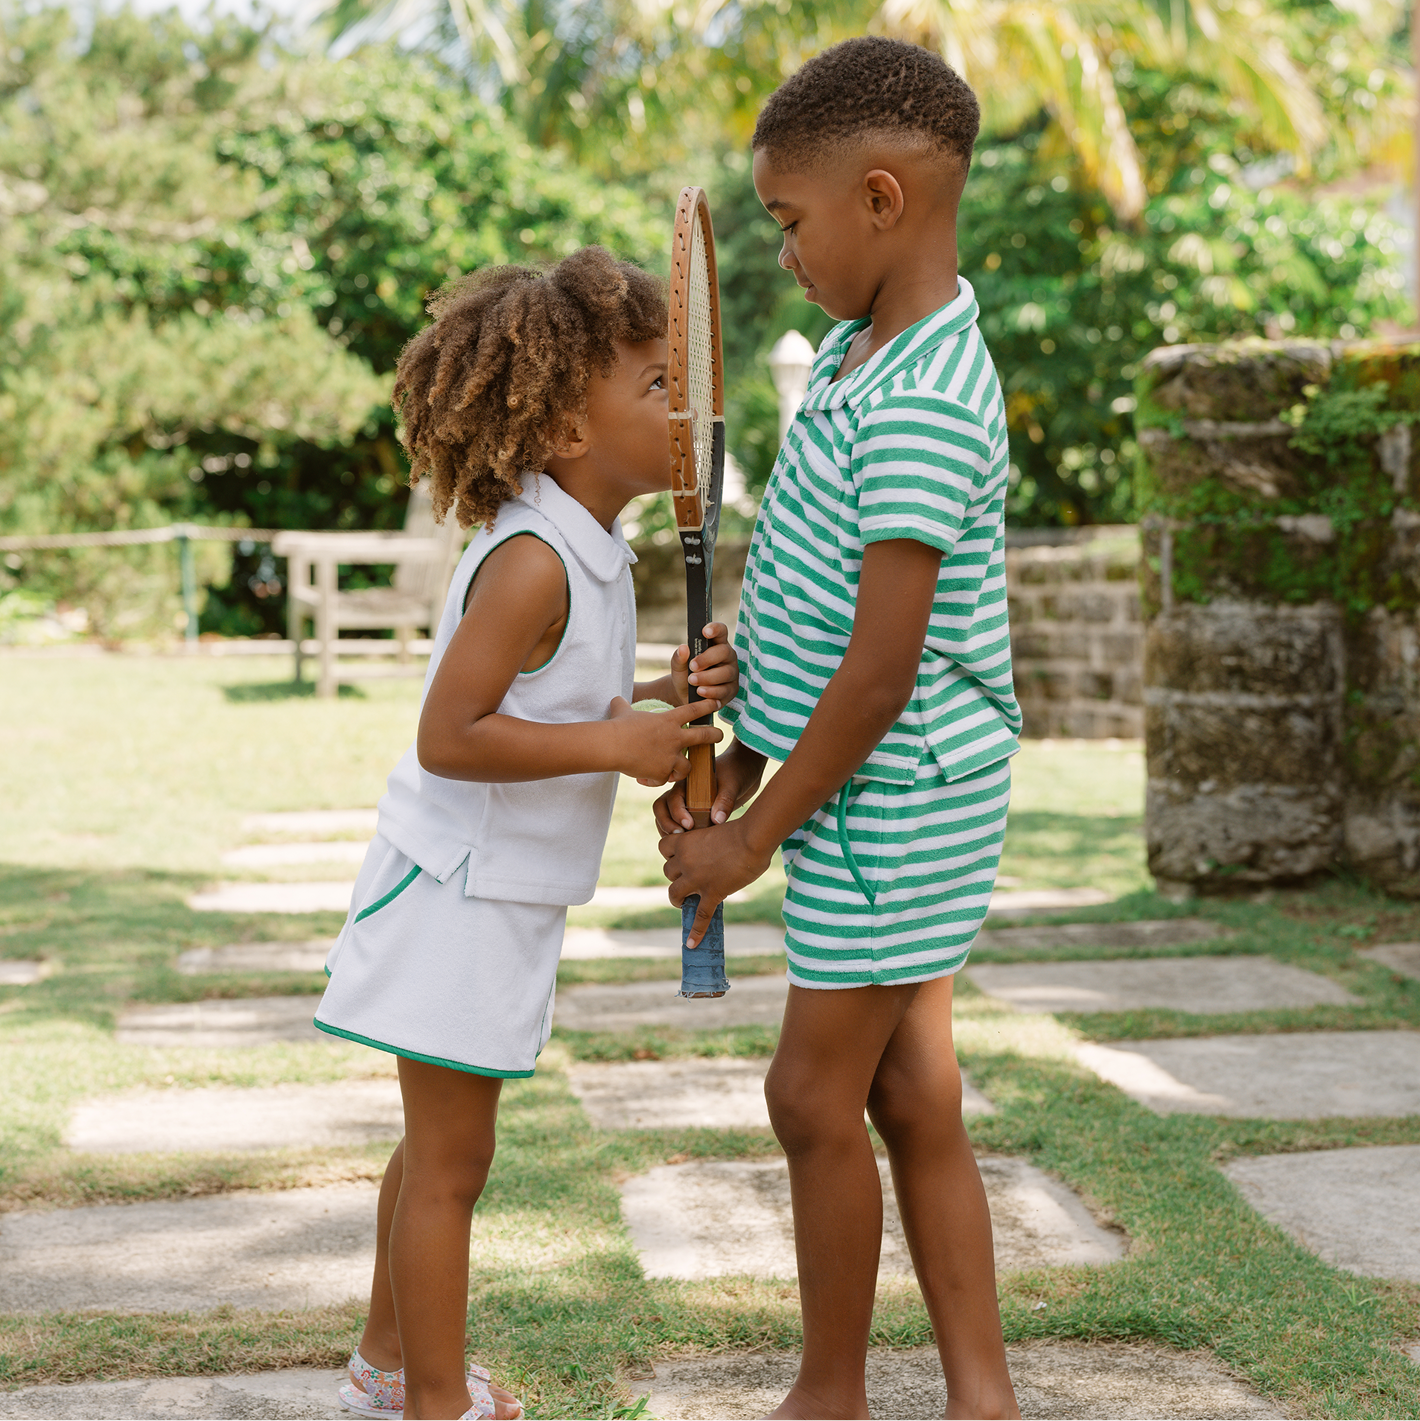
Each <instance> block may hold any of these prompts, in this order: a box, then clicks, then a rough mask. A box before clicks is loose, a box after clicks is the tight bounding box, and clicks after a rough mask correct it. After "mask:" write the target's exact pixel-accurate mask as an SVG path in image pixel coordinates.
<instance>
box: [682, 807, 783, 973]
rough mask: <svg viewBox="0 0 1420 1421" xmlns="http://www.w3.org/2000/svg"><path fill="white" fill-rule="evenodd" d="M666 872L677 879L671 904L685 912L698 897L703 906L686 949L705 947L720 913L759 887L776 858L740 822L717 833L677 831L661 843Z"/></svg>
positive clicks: (714, 830)
mask: <svg viewBox="0 0 1420 1421" xmlns="http://www.w3.org/2000/svg"><path fill="white" fill-rule="evenodd" d="M660 850H661V857H662V858H664V859H665V861H666V867H665V874H666V877H667V878H668V879H670V881H671V902H672V903H673V904H674V905H675V906H676V907H677V908H679V907H680V905H681V904H682V903H683V902H684V901H685V900H686V899H687V898H688V897H690V895H691V894H692V893H698V894H699V895H700V908H699V911H698V912H697V913H696V915H695V922H694V923H693V924H692V925H691V929H690V933H689V935H688V936H687V937H686V946H688V947H697V946H699V943H700V939H701V938H702V937H704V936H705V930H706V929H707V928H708V927H709V926H710V919H711V918H712V917H714V915H715V909H716V908H717V907H718V906H719V905H720V904H721V903H723V902H724V901H725V899H726V898H728V897H729V896H730V894H731V893H738V892H739V890H740V889H741V888H743V887H744V886H745V885H746V884H748V883H753V882H754V880H755V879H756V878H758V877H759V875H760V874H761V873H763V872H764V870H765V869H766V868H768V867H769V863H770V860H771V859H772V858H773V857H774V853H773V850H772V849H771V850H770V851H769V852H768V853H764V852H763V851H762V850H760V849H757V848H755V847H753V846H752V845H751V844H750V843H749V842H748V841H747V837H746V834H745V832H744V821H743V820H741V819H736V820H734V821H733V822H732V823H729V824H722V825H719V826H718V827H716V828H712V829H696V830H694V831H692V832H690V833H683V832H681V831H680V830H675V831H674V832H673V833H671V834H668V835H666V836H665V838H663V839H662V840H661V842H660Z"/></svg>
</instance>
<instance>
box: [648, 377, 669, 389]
mask: <svg viewBox="0 0 1420 1421" xmlns="http://www.w3.org/2000/svg"><path fill="white" fill-rule="evenodd" d="M651 388H652V389H653V390H664V389H665V388H666V377H665V376H664V375H657V376H656V378H655V379H654V380H652V381H651Z"/></svg>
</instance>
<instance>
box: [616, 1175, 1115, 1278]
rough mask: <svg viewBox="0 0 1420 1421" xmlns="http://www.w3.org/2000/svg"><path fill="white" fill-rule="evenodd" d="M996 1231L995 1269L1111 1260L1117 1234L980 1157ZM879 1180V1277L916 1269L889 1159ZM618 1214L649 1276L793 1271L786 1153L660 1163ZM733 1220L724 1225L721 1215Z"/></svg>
mask: <svg viewBox="0 0 1420 1421" xmlns="http://www.w3.org/2000/svg"><path fill="white" fill-rule="evenodd" d="M978 1163H979V1164H980V1166H981V1177H982V1181H983V1182H984V1184H985V1185H986V1197H987V1200H988V1201H989V1203H990V1206H991V1221H992V1224H993V1226H994V1230H995V1236H996V1237H995V1241H996V1266H997V1268H998V1269H1001V1270H1002V1271H1005V1270H1007V1269H1021V1268H1041V1267H1051V1266H1058V1265H1065V1264H1076V1263H1084V1264H1103V1263H1113V1262H1115V1261H1116V1260H1118V1259H1120V1258H1122V1257H1123V1256H1124V1245H1123V1242H1122V1240H1121V1238H1120V1235H1118V1234H1116V1233H1112V1232H1111V1231H1109V1230H1107V1229H1103V1228H1101V1227H1100V1226H1099V1225H1098V1224H1097V1223H1096V1222H1095V1221H1094V1219H1093V1218H1092V1217H1091V1215H1090V1213H1089V1211H1088V1210H1087V1209H1086V1208H1085V1206H1084V1205H1083V1204H1082V1203H1081V1202H1080V1200H1079V1198H1078V1197H1077V1196H1076V1195H1075V1194H1074V1193H1072V1192H1071V1191H1070V1190H1069V1189H1067V1188H1066V1187H1065V1186H1064V1185H1063V1184H1061V1183H1060V1182H1059V1180H1055V1179H1051V1178H1050V1176H1049V1175H1047V1174H1044V1173H1042V1171H1040V1170H1038V1169H1036V1168H1035V1167H1034V1166H1033V1165H1030V1164H1027V1163H1026V1162H1025V1161H1024V1160H1019V1159H1006V1158H999V1157H996V1156H987V1157H985V1158H983V1159H981V1160H979V1161H978ZM878 1167H879V1170H880V1171H881V1173H882V1178H883V1249H882V1259H881V1262H880V1264H879V1268H878V1271H879V1275H880V1276H889V1275H901V1274H909V1273H911V1272H912V1260H911V1258H910V1257H909V1255H908V1252H907V1243H906V1240H905V1239H904V1238H903V1234H902V1222H901V1220H900V1219H899V1217H898V1213H897V1201H896V1199H895V1198H894V1196H893V1192H892V1181H891V1178H890V1177H889V1174H888V1163H887V1161H886V1160H885V1159H883V1160H879V1162H878ZM621 1212H622V1217H623V1218H624V1219H625V1221H626V1227H627V1229H628V1231H629V1232H630V1234H631V1237H632V1241H633V1242H634V1243H635V1245H636V1248H637V1250H638V1251H639V1252H640V1254H641V1264H642V1267H643V1268H644V1269H645V1270H646V1276H647V1277H649V1278H718V1277H723V1276H725V1275H727V1274H748V1275H750V1276H751V1277H755V1278H794V1277H796V1276H797V1275H798V1265H797V1263H796V1262H795V1259H794V1222H793V1211H792V1209H791V1207H790V1201H789V1167H788V1165H787V1164H786V1163H785V1161H783V1160H765V1161H759V1160H754V1161H747V1160H692V1161H690V1162H688V1163H686V1164H663V1165H658V1166H657V1167H656V1168H655V1169H652V1170H649V1171H647V1172H646V1173H645V1174H641V1175H637V1176H635V1177H634V1178H632V1179H629V1180H627V1181H626V1183H625V1184H623V1185H622V1187H621ZM731 1220H732V1221H733V1224H732V1226H727V1221H731Z"/></svg>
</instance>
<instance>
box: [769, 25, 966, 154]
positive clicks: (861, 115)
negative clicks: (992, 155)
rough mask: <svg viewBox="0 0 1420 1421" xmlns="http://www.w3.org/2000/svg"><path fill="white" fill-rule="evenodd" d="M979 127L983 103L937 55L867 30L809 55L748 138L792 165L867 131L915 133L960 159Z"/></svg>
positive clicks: (870, 134)
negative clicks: (857, 37)
mask: <svg viewBox="0 0 1420 1421" xmlns="http://www.w3.org/2000/svg"><path fill="white" fill-rule="evenodd" d="M980 129H981V106H980V105H979V104H978V103H977V101H976V95H975V94H974V93H972V90H971V85H969V84H968V83H967V82H966V80H965V79H963V78H962V77H961V75H960V74H958V73H957V72H956V70H955V69H953V68H951V66H950V65H948V64H947V62H946V61H945V60H944V59H943V58H942V56H941V55H940V54H935V53H933V51H932V50H930V49H923V48H922V47H921V46H920V45H916V44H908V43H907V42H906V41H904V40H897V39H886V38H884V37H883V36H881V35H865V36H863V37H862V38H859V39H849V40H844V41H843V43H842V44H835V45H833V46H832V47H831V48H829V49H825V50H823V51H822V52H821V53H819V54H816V55H814V57H813V58H812V59H810V60H809V61H808V62H807V63H806V64H805V65H804V66H803V68H801V69H800V70H798V72H797V73H795V74H793V75H792V76H791V77H790V78H788V79H786V80H785V81H784V82H783V83H782V84H781V85H780V86H779V87H778V88H777V89H776V90H775V91H774V92H773V93H772V94H771V95H770V96H769V99H768V101H767V102H766V103H765V105H764V108H763V109H762V110H761V111H760V115H759V122H758V123H756V124H755V127H754V138H753V139H752V141H751V144H752V147H754V149H755V150H756V151H758V150H760V149H764V150H766V151H768V152H769V153H770V154H771V155H772V156H773V157H774V159H775V160H776V161H778V162H782V163H785V164H788V165H789V166H791V167H795V168H799V167H813V166H816V165H817V164H818V163H819V162H820V161H821V160H822V159H823V158H825V157H829V156H831V155H832V154H833V152H834V151H835V150H840V149H842V148H843V147H845V146H847V145H850V144H853V143H857V142H861V141H863V140H865V139H866V140H870V139H872V138H875V137H876V138H889V139H898V140H903V139H906V140H908V141H909V142H910V141H913V140H916V141H917V142H919V143H922V144H923V145H924V146H928V147H930V148H931V149H934V150H935V151H936V152H937V153H939V154H941V155H943V156H950V157H952V158H954V159H955V160H957V161H958V162H959V163H960V165H961V170H962V172H963V173H965V172H966V170H967V168H969V167H970V166H971V151H972V148H973V146H974V145H975V143H976V135H977V133H978V132H979V131H980Z"/></svg>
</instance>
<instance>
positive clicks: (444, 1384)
mask: <svg viewBox="0 0 1420 1421" xmlns="http://www.w3.org/2000/svg"><path fill="white" fill-rule="evenodd" d="M399 1085H400V1091H401V1092H402V1094H403V1096H404V1156H403V1177H402V1179H401V1181H400V1186H399V1199H398V1202H397V1203H396V1205H395V1209H394V1216H393V1219H392V1221H391V1226H390V1238H389V1275H390V1284H391V1291H392V1292H393V1295H394V1309H395V1315H396V1317H397V1319H398V1322H399V1340H400V1350H401V1353H402V1355H403V1359H404V1383H405V1405H404V1414H405V1416H407V1417H410V1418H411V1421H412V1419H413V1418H416V1417H419V1418H428V1419H429V1421H449V1418H451V1417H452V1418H457V1417H460V1416H462V1415H463V1414H464V1412H466V1411H467V1410H468V1409H469V1408H470V1407H471V1406H472V1404H473V1402H472V1399H471V1398H470V1396H469V1394H468V1386H467V1383H466V1381H465V1377H464V1340H465V1330H466V1325H467V1321H468V1240H469V1230H470V1228H471V1226H472V1222H473V1206H474V1205H475V1204H476V1203H477V1202H478V1196H479V1195H480V1194H481V1193H482V1192H483V1186H484V1184H485V1183H486V1182H487V1179H488V1169H489V1166H490V1165H491V1164H492V1163H493V1148H494V1125H495V1122H496V1120H497V1115H498V1096H499V1092H500V1091H501V1089H502V1082H501V1081H500V1080H498V1079H497V1078H496V1077H491V1076H478V1075H473V1074H471V1073H469V1072H466V1071H454V1070H450V1069H448V1068H447V1067H445V1066H432V1065H428V1064H426V1063H425V1062H423V1061H411V1060H408V1059H406V1058H405V1057H400V1061H399Z"/></svg>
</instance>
